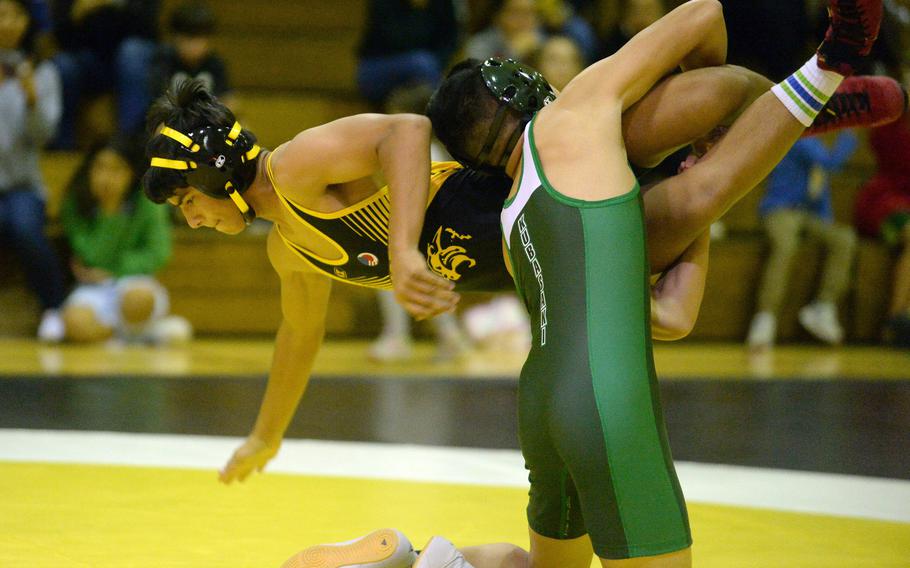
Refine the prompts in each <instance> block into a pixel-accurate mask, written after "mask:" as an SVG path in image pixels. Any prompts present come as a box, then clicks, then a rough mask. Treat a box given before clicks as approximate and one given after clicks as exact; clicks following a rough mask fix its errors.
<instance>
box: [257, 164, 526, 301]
mask: <svg viewBox="0 0 910 568" xmlns="http://www.w3.org/2000/svg"><path fill="white" fill-rule="evenodd" d="M266 164H267V171H268V175H269V179H270V180H271V181H272V186H273V187H274V188H275V193H276V194H277V195H278V198H279V200H280V201H281V203H282V204H283V205H284V206H285V207H286V208H287V209H288V210H289V211H290V212H291V213H292V214H293V216H294V218H295V219H297V220H298V221H299V222H300V223H302V224H304V225H306V226H307V227H309V228H310V229H311V230H312V231H314V232H315V233H317V234H319V235H321V236H322V237H323V238H324V239H325V240H326V242H328V243H330V244H331V245H332V246H333V247H334V248H335V250H336V252H337V254H336V255H335V256H334V257H333V258H325V257H323V256H320V255H318V254H316V253H314V252H312V251H310V250H308V249H307V248H306V247H303V246H301V245H299V244H297V243H294V242H293V241H292V240H290V239H289V238H288V237H287V236H285V235H284V234H283V233H282V232H281V230H280V229H279V228H278V227H277V226H276V231H277V232H278V235H279V236H280V237H281V239H282V240H283V241H284V243H285V245H286V246H287V247H288V248H289V249H290V250H291V251H293V252H294V253H295V254H296V255H297V256H298V257H300V258H301V259H303V260H304V261H305V262H307V263H308V264H309V265H310V266H312V267H313V268H315V269H316V270H318V271H320V272H322V273H324V274H326V275H327V276H329V277H331V278H334V279H336V280H340V281H343V282H347V283H349V284H356V285H359V286H367V287H370V288H384V289H388V288H391V279H390V276H389V252H388V246H389V215H390V212H391V206H390V202H389V189H388V187H383V188H381V189H380V190H379V191H377V192H376V193H374V194H373V195H371V196H369V197H368V198H366V199H364V200H362V201H360V202H359V203H355V204H354V205H351V206H348V207H345V208H344V209H342V210H340V211H335V212H332V213H321V212H318V211H313V210H311V209H307V208H305V207H301V206H300V205H299V204H297V203H294V202H293V201H292V200H290V199H288V198H287V197H286V196H285V195H284V194H283V192H282V191H281V189H280V188H279V187H278V186H277V185H276V184H275V181H274V176H273V175H272V162H271V155H270V156H269V157H268V159H267V161H266ZM510 186H511V181H510V180H508V179H506V178H492V177H489V176H485V175H482V174H478V173H476V172H473V171H470V170H465V169H463V168H462V167H461V165H459V164H457V163H455V162H436V163H433V167H432V169H431V175H430V196H429V203H428V204H427V211H426V217H425V220H424V226H423V229H422V231H421V240H420V243H421V244H420V246H421V251H422V252H423V254H424V255H425V256H426V257H427V265H428V266H429V267H430V269H431V270H433V271H434V272H435V273H437V274H439V275H440V276H442V277H444V278H446V279H448V280H452V281H453V282H455V284H456V288H458V289H461V290H501V289H506V288H508V287H510V286H511V279H510V277H509V275H508V273H507V272H506V271H505V268H504V266H503V262H502V248H501V238H502V237H501V233H500V228H499V213H500V211H501V209H502V203H503V201H505V198H506V195H507V194H508V191H509V188H510Z"/></svg>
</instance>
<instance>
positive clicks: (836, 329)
mask: <svg viewBox="0 0 910 568" xmlns="http://www.w3.org/2000/svg"><path fill="white" fill-rule="evenodd" d="M799 323H800V325H802V326H803V327H804V328H805V329H806V331H808V332H809V333H811V334H812V335H813V336H815V337H816V338H817V339H820V340H822V341H824V342H825V343H829V344H831V345H837V344H838V343H840V342H841V341H843V340H844V328H842V327H841V325H840V322H838V321H837V307H835V305H834V304H832V303H831V302H813V303H811V304H809V305H808V306H804V307H803V308H802V309H801V310H800V311H799Z"/></svg>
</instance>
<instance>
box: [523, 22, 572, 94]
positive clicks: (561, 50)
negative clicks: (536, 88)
mask: <svg viewBox="0 0 910 568" xmlns="http://www.w3.org/2000/svg"><path fill="white" fill-rule="evenodd" d="M528 62H529V64H530V65H531V66H532V67H534V68H535V69H537V70H538V71H540V73H541V74H542V75H543V76H544V77H545V78H546V79H547V81H548V82H549V83H550V85H551V86H552V87H553V88H554V89H556V90H558V91H561V90H562V89H563V88H564V87H565V86H566V85H567V84H568V83H569V81H571V80H572V78H573V77H575V76H576V75H578V74H579V73H581V71H582V70H583V69H584V68H585V61H584V56H583V55H582V53H581V48H580V47H579V46H578V44H577V43H575V41H574V40H573V39H572V38H570V37H568V36H559V35H557V36H552V37H550V38H547V40H546V41H545V42H544V43H543V45H541V46H540V49H538V50H537V51H536V52H534V53H533V54H532V55H531V57H530V58H529V61H528Z"/></svg>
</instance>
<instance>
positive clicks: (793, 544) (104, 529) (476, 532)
mask: <svg viewBox="0 0 910 568" xmlns="http://www.w3.org/2000/svg"><path fill="white" fill-rule="evenodd" d="M365 351H366V344H365V343H362V342H330V343H328V344H327V345H326V347H325V348H324V349H323V351H322V353H321V355H320V358H319V360H318V362H317V365H316V370H315V373H314V375H315V376H314V379H313V380H312V382H311V384H310V388H309V390H308V393H307V396H306V397H305V398H304V401H303V403H302V404H301V408H300V409H299V410H298V413H297V416H296V418H295V420H294V422H293V423H292V425H291V427H290V429H289V439H288V440H287V441H286V442H285V444H284V446H283V447H282V451H281V453H280V454H279V457H278V458H276V460H275V461H274V462H273V463H272V464H270V466H269V468H268V471H267V473H266V474H264V475H256V476H254V477H252V478H251V479H250V480H248V481H247V482H246V483H245V484H240V485H234V486H230V487H226V486H223V485H221V484H219V483H218V482H217V476H216V472H217V469H218V468H219V467H221V466H222V465H223V463H224V462H225V461H226V459H227V458H228V457H229V455H230V453H231V452H232V451H233V449H234V448H235V447H236V445H237V444H238V443H239V442H240V437H241V436H243V435H244V434H246V432H247V431H248V430H249V428H250V426H251V424H252V422H253V419H254V417H255V415H256V412H257V408H258V404H259V401H260V397H261V394H262V390H263V388H264V385H265V380H264V379H265V373H266V370H267V367H268V363H269V357H270V352H271V344H270V341H265V340H263V341H207V340H199V341H196V342H194V343H192V344H191V345H189V346H187V347H184V348H170V349H149V348H139V347H128V348H124V347H93V348H78V347H71V346H65V347H43V346H40V345H37V344H35V343H33V342H31V341H22V340H0V491H2V494H3V496H4V497H3V499H2V501H0V567H3V568H7V567H11V568H12V567H15V568H18V567H23V568H32V567H45V566H47V567H51V566H54V567H57V566H61V565H65V566H69V567H92V568H94V567H98V568H107V567H115V566H116V567H123V566H135V567H171V566H173V567H183V566H186V567H190V566H192V567H219V568H231V567H260V566H261V567H275V568H277V567H278V566H280V564H281V562H282V561H283V560H284V559H285V558H287V557H288V556H290V555H291V554H292V553H293V552H295V551H296V550H298V549H300V548H302V547H305V546H308V545H311V544H316V543H320V542H332V541H339V540H347V539H351V538H354V537H356V536H358V535H360V534H363V533H366V532H369V531H371V530H373V529H375V528H379V527H381V526H393V527H397V528H400V529H402V530H403V531H404V532H405V533H406V534H408V535H409V536H410V537H411V538H412V540H413V541H414V544H415V546H417V547H418V548H419V547H420V546H422V545H423V543H424V542H425V541H426V540H427V539H428V538H429V537H430V536H432V535H433V534H442V535H445V536H447V537H448V538H450V539H451V540H453V541H455V542H456V543H457V544H460V545H472V544H479V543H483V542H490V541H511V542H515V543H517V544H521V545H526V544H527V535H526V528H525V527H526V524H525V520H524V504H525V499H526V476H525V472H524V469H523V467H522V461H521V457H520V455H519V454H518V451H517V439H516V435H515V392H516V387H517V384H516V376H517V372H518V369H519V367H520V365H521V362H522V356H521V355H520V354H513V355H503V354H501V353H482V352H481V353H475V354H473V356H471V357H470V358H468V359H467V360H465V361H463V362H460V363H452V364H434V363H433V362H432V350H431V348H430V347H429V346H421V347H420V348H419V349H418V351H417V353H416V360H415V361H414V362H413V363H411V364H408V365H404V364H396V365H376V364H372V363H368V362H367V361H366V359H365V357H364V353H365ZM656 362H657V366H658V373H659V375H660V376H661V378H662V385H661V388H662V396H663V400H664V407H665V413H666V419H667V423H668V429H669V432H670V438H671V444H672V447H673V452H674V457H675V458H676V460H677V467H678V471H679V474H680V478H681V481H682V485H683V489H684V491H685V493H686V497H687V500H688V502H689V512H690V517H691V521H692V527H693V533H694V538H695V541H696V544H695V549H694V550H695V558H696V562H695V566H697V567H701V568H715V567H716V568H721V567H723V568H728V567H753V566H754V567H759V566H761V567H833V568H840V567H844V568H846V567H851V568H852V567H870V568H871V567H876V568H884V567H895V568H896V567H904V568H906V567H910V353H907V352H896V351H891V350H883V349H874V348H844V349H839V350H829V349H816V348H800V347H792V348H779V349H777V350H776V351H775V352H774V354H773V355H771V356H768V357H761V358H753V357H749V356H747V355H746V353H744V351H743V349H742V348H741V347H740V346H738V345H718V344H710V345H688V344H683V345H674V346H667V345H660V346H658V348H657V350H656Z"/></svg>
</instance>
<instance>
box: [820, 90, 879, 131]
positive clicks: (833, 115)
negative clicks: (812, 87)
mask: <svg viewBox="0 0 910 568" xmlns="http://www.w3.org/2000/svg"><path fill="white" fill-rule="evenodd" d="M871 109H872V105H871V103H870V102H869V93H867V92H866V91H856V92H853V93H835V94H834V95H833V96H832V97H831V98H830V99H829V100H828V104H827V105H825V108H824V110H823V111H822V112H821V113H820V114H819V118H820V119H821V120H820V122H821V123H824V124H830V123H832V122H838V121H840V120H843V119H846V118H848V117H850V116H855V115H859V114H863V113H867V112H869V111H870V110H871Z"/></svg>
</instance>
